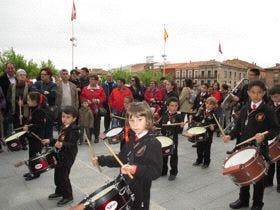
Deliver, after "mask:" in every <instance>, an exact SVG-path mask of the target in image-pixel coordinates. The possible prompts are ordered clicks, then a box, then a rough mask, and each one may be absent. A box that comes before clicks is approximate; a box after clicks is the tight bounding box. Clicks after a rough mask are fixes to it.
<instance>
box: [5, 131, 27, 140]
mask: <svg viewBox="0 0 280 210" xmlns="http://www.w3.org/2000/svg"><path fill="white" fill-rule="evenodd" d="M19 133H22V134H21V135H20V136H17V137H15V138H13V139H10V140H8V141H7V139H9V138H10V137H12V136H16V134H19ZM25 133H26V131H20V132H17V133H14V134H11V135H9V136H8V137H7V138H6V139H5V142H6V143H8V142H10V141H13V140H15V139H18V138H19V137H21V136H23V135H24V134H25Z"/></svg>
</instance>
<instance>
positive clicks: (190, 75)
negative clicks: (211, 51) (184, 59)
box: [188, 70, 192, 79]
mask: <svg viewBox="0 0 280 210" xmlns="http://www.w3.org/2000/svg"><path fill="white" fill-rule="evenodd" d="M188 78H189V79H192V70H188Z"/></svg>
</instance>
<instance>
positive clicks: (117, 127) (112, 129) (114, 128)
mask: <svg viewBox="0 0 280 210" xmlns="http://www.w3.org/2000/svg"><path fill="white" fill-rule="evenodd" d="M117 129H121V130H120V131H119V132H118V133H116V134H114V135H111V136H107V134H108V133H109V132H110V131H113V130H117ZM122 131H123V128H122V127H116V128H112V129H110V130H108V131H107V132H106V133H105V135H106V137H109V138H111V137H114V136H116V135H118V134H120V133H121V132H122Z"/></svg>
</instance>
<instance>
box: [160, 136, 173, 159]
mask: <svg viewBox="0 0 280 210" xmlns="http://www.w3.org/2000/svg"><path fill="white" fill-rule="evenodd" d="M156 139H157V140H158V141H159V142H160V143H161V150H162V156H168V155H172V153H173V149H174V144H173V140H172V139H171V138H168V137H166V136H157V137H156Z"/></svg>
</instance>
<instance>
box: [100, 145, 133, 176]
mask: <svg viewBox="0 0 280 210" xmlns="http://www.w3.org/2000/svg"><path fill="white" fill-rule="evenodd" d="M104 144H105V146H106V147H107V148H108V150H109V151H110V152H111V154H112V155H113V156H114V158H115V159H116V161H117V162H118V163H119V164H120V166H121V167H123V166H124V165H123V163H122V161H121V160H120V158H119V157H118V156H117V155H116V154H115V152H114V150H113V149H112V148H111V147H110V146H109V145H108V144H107V143H106V142H104ZM128 176H129V177H130V178H131V179H133V176H132V175H131V173H130V172H128Z"/></svg>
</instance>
